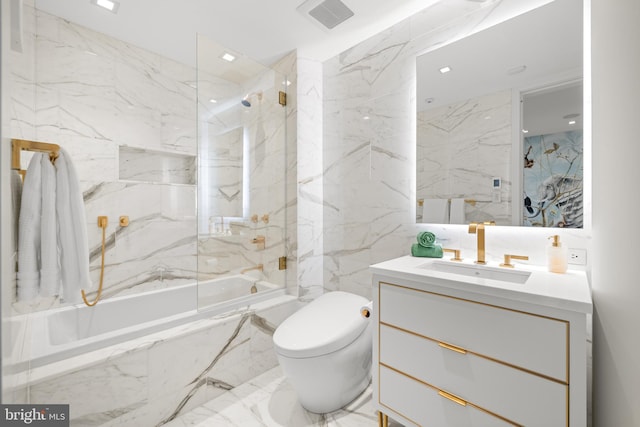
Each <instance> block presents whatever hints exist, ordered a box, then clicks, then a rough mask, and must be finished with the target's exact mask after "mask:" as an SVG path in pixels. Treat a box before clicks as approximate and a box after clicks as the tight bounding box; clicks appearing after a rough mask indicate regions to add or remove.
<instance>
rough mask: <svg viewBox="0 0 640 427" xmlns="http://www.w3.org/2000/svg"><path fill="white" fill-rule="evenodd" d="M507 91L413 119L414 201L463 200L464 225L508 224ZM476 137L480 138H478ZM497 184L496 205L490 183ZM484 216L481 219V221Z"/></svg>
mask: <svg viewBox="0 0 640 427" xmlns="http://www.w3.org/2000/svg"><path fill="white" fill-rule="evenodd" d="M511 114H512V107H511V91H501V92H498V93H493V94H488V95H484V96H481V97H478V98H474V99H469V100H466V101H463V102H459V103H455V104H451V105H448V106H443V107H440V108H434V109H429V110H425V111H421V112H420V113H419V114H418V120H417V165H418V167H417V179H416V181H417V198H419V199H423V198H424V199H426V198H442V199H451V198H456V197H463V195H464V197H465V198H468V199H473V200H475V201H476V204H475V205H473V204H469V203H465V217H466V218H467V219H468V220H469V221H475V220H481V219H482V220H495V221H496V222H497V223H498V224H510V223H511V203H510V202H511V200H510V199H511V181H510V179H509V177H510V176H511V150H512V143H511V135H512V129H511ZM479 135H480V136H479ZM494 177H500V178H501V179H502V188H501V189H500V193H501V199H502V202H501V203H500V204H494V203H489V202H491V200H492V193H493V191H494V190H493V187H492V182H493V181H492V178H494ZM482 215H486V216H484V217H483V216H482Z"/></svg>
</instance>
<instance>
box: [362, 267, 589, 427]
mask: <svg viewBox="0 0 640 427" xmlns="http://www.w3.org/2000/svg"><path fill="white" fill-rule="evenodd" d="M430 262H431V261H429V260H425V259H416V258H413V257H403V258H399V259H397V260H391V261H387V262H385V263H380V264H376V265H374V266H372V271H373V273H374V275H373V297H374V298H373V299H374V310H373V320H374V321H375V322H376V328H375V331H374V335H375V338H374V348H373V353H374V368H373V369H374V372H373V381H374V382H373V385H374V387H373V390H374V406H375V407H376V409H377V410H378V411H379V412H380V413H381V414H383V415H381V416H380V423H381V425H384V424H385V421H386V416H389V417H391V418H393V419H396V420H398V421H399V422H400V423H402V424H404V425H406V426H414V425H416V426H425V427H428V426H434V427H445V426H455V427H464V426H514V425H515V426H520V425H521V426H540V427H553V426H558V427H560V426H562V427H577V426H580V427H584V426H586V425H587V361H588V345H587V316H588V315H589V314H590V313H591V297H590V292H589V287H588V283H587V280H586V276H585V275H584V273H583V272H570V273H568V274H567V275H557V274H552V273H547V272H546V271H533V272H532V273H531V276H530V277H529V279H528V280H527V281H526V283H524V284H516V283H509V282H503V281H500V280H489V279H484V278H481V279H478V278H475V277H466V276H461V275H458V274H451V273H443V272H441V271H437V270H435V269H432V268H430V266H429V263H430ZM440 262H441V261H440Z"/></svg>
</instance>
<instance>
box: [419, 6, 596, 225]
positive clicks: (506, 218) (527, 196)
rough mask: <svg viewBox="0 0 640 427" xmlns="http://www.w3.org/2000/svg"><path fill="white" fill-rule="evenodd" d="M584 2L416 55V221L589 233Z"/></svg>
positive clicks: (553, 8)
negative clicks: (584, 133) (584, 229)
mask: <svg viewBox="0 0 640 427" xmlns="http://www.w3.org/2000/svg"><path fill="white" fill-rule="evenodd" d="M582 21H583V12H582V1H581V0H555V1H553V2H551V3H549V4H546V5H544V6H542V7H539V8H537V9H534V10H532V11H530V12H527V13H525V14H522V15H520V16H517V17H515V18H512V19H510V20H508V21H505V22H503V23H501V24H498V25H496V26H493V27H491V28H488V29H486V30H483V31H481V32H478V33H475V34H473V35H471V36H469V37H465V38H463V39H461V40H458V41H456V42H453V43H451V44H448V45H446V46H443V47H440V48H438V49H435V50H432V51H430V52H427V53H425V54H423V55H421V56H419V57H418V58H417V60H416V66H417V96H416V107H417V120H416V124H417V132H416V140H417V150H416V159H417V164H416V199H417V209H416V220H417V222H424V223H438V224H442V223H445V224H447V223H448V224H464V223H468V222H471V221H495V222H496V224H497V225H519V226H533V227H567V228H582V224H583V202H582V200H583V199H582V198H583V194H582V193H583V182H582V176H583V159H582V157H583V154H582V152H583V144H582V118H583V106H582V93H583V90H582V89H583V85H582V71H583V59H582V46H583V42H582V32H583V31H582V25H583V24H582Z"/></svg>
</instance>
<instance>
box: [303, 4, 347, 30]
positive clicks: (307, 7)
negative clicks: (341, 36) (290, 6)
mask: <svg viewBox="0 0 640 427" xmlns="http://www.w3.org/2000/svg"><path fill="white" fill-rule="evenodd" d="M298 11H299V12H300V13H302V14H304V15H309V16H311V17H312V18H314V19H315V20H316V21H318V22H319V23H321V24H322V25H323V26H324V27H325V28H328V29H332V28H334V27H335V26H337V25H338V24H340V23H342V22H344V21H346V20H347V19H349V18H351V17H352V16H353V11H352V10H351V9H349V8H348V7H347V5H346V4H344V3H342V2H341V1H340V0H307V1H305V2H304V3H302V4H301V5H300V6H298Z"/></svg>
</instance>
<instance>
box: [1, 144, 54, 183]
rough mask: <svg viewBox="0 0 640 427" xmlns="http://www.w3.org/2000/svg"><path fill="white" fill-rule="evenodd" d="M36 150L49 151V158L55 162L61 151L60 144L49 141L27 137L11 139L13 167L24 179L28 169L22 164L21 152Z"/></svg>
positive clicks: (39, 151)
mask: <svg viewBox="0 0 640 427" xmlns="http://www.w3.org/2000/svg"><path fill="white" fill-rule="evenodd" d="M22 150H25V151H36V152H38V153H49V159H50V160H51V163H55V161H56V159H57V158H58V154H59V153H60V146H59V145H58V144H50V143H47V142H37V141H28V140H26V139H12V140H11V169H13V170H17V171H18V173H19V174H20V175H21V176H22V178H23V179H24V176H25V174H26V173H27V171H26V170H24V169H22V167H21V166H20V152H21V151H22Z"/></svg>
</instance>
